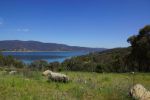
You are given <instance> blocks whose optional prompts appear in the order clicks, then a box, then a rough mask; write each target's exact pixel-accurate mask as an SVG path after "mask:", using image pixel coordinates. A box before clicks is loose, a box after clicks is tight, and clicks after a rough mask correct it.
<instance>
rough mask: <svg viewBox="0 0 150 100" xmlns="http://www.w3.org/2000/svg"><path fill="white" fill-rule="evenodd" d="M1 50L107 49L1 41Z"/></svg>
mask: <svg viewBox="0 0 150 100" xmlns="http://www.w3.org/2000/svg"><path fill="white" fill-rule="evenodd" d="M0 50H3V51H89V52H94V51H103V50H105V48H88V47H79V46H69V45H65V44H57V43H43V42H38V41H20V40H4V41H0Z"/></svg>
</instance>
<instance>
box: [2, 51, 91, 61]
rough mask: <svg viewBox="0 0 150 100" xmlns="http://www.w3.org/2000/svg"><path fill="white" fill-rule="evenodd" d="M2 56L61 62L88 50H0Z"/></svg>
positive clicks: (83, 53) (24, 59)
mask: <svg viewBox="0 0 150 100" xmlns="http://www.w3.org/2000/svg"><path fill="white" fill-rule="evenodd" d="M2 54H3V55H4V56H8V55H11V56H13V57H14V58H16V59H18V60H21V61H23V62H24V63H31V62H32V61H34V60H46V61H47V62H54V61H58V62H63V61H64V60H65V59H67V58H71V57H74V56H80V55H85V54H88V52H83V51H76V52H67V51H66V52H2Z"/></svg>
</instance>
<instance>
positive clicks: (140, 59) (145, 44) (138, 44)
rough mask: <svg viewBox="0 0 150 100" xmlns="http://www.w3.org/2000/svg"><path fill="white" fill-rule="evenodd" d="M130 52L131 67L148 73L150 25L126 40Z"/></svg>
mask: <svg viewBox="0 0 150 100" xmlns="http://www.w3.org/2000/svg"><path fill="white" fill-rule="evenodd" d="M128 42H129V43H130V44H131V47H132V51H131V54H130V55H129V57H130V61H132V63H133V64H132V66H133V67H136V68H137V70H138V71H150V25H147V26H145V27H144V28H142V29H141V30H140V31H139V34H138V35H134V36H132V37H130V38H129V39H128Z"/></svg>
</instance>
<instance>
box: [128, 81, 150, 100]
mask: <svg viewBox="0 0 150 100" xmlns="http://www.w3.org/2000/svg"><path fill="white" fill-rule="evenodd" d="M130 94H131V96H132V97H133V98H134V99H137V100H150V92H149V91H147V90H146V89H145V88H144V86H143V85H141V84H136V85H134V86H133V87H132V88H131V90H130Z"/></svg>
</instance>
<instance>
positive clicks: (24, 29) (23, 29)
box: [17, 28, 30, 32]
mask: <svg viewBox="0 0 150 100" xmlns="http://www.w3.org/2000/svg"><path fill="white" fill-rule="evenodd" d="M17 31H18V32H29V31H30V29H28V28H18V29H17Z"/></svg>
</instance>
